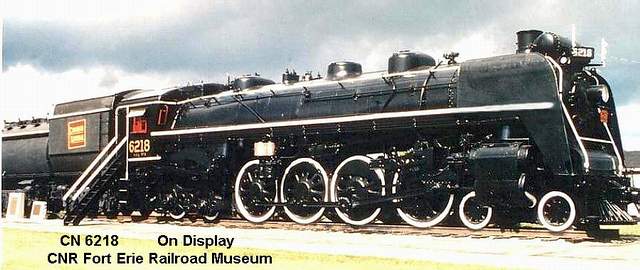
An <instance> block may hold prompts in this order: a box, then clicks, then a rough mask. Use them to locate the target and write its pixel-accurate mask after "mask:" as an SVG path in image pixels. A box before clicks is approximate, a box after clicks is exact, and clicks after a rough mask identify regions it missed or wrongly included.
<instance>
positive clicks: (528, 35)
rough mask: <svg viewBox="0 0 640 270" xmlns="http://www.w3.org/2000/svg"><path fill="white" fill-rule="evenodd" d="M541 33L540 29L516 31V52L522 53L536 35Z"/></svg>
mask: <svg viewBox="0 0 640 270" xmlns="http://www.w3.org/2000/svg"><path fill="white" fill-rule="evenodd" d="M541 34H542V31H540V30H523V31H518V32H517V33H516V35H517V36H518V49H517V50H516V53H524V52H525V50H527V49H528V48H529V45H531V44H532V43H533V41H534V40H536V38H537V37H538V36H540V35H541Z"/></svg>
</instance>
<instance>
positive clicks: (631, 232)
mask: <svg viewBox="0 0 640 270" xmlns="http://www.w3.org/2000/svg"><path fill="white" fill-rule="evenodd" d="M601 227H602V228H603V229H618V230H620V235H621V236H637V237H640V224H636V225H606V226H601Z"/></svg>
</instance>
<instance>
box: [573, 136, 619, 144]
mask: <svg viewBox="0 0 640 270" xmlns="http://www.w3.org/2000/svg"><path fill="white" fill-rule="evenodd" d="M580 140H583V141H588V142H597V143H608V144H613V142H611V141H609V140H603V139H596V138H589V137H580Z"/></svg>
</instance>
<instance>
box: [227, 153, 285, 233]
mask: <svg viewBox="0 0 640 270" xmlns="http://www.w3.org/2000/svg"><path fill="white" fill-rule="evenodd" d="M259 163H260V161H259V160H257V159H254V160H252V161H249V162H247V163H246V164H244V166H242V169H240V172H238V176H237V177H236V183H235V185H234V186H235V190H234V192H233V197H234V199H235V205H236V209H237V210H238V212H239V213H240V215H241V216H242V217H243V218H244V219H246V220H248V221H250V222H253V223H261V222H265V221H267V219H269V218H270V217H271V216H272V215H273V213H275V212H276V207H275V205H274V206H272V207H271V209H269V211H267V213H265V214H264V215H262V216H254V215H252V214H251V213H249V211H247V209H246V208H245V206H244V203H243V202H242V198H241V197H240V181H241V180H242V176H243V175H244V173H245V171H246V170H247V169H248V168H249V167H251V166H253V165H258V164H259ZM276 187H277V186H276ZM277 194H278V193H277V192H276V197H277ZM273 199H274V201H276V198H273Z"/></svg>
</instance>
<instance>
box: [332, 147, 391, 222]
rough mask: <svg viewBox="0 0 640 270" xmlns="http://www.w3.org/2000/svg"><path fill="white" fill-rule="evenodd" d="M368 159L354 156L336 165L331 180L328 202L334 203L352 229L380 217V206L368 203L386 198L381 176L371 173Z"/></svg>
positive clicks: (374, 172)
mask: <svg viewBox="0 0 640 270" xmlns="http://www.w3.org/2000/svg"><path fill="white" fill-rule="evenodd" d="M370 163H371V158H369V157H366V156H353V157H350V158H348V159H346V160H345V161H343V162H342V163H340V165H338V168H336V171H335V173H334V174H333V178H332V179H331V187H330V190H331V201H333V202H337V203H338V204H339V207H338V208H336V213H337V214H338V216H339V217H340V219H342V220H343V221H344V222H346V223H348V224H351V225H365V224H367V223H370V222H372V221H374V220H375V219H376V217H377V216H378V214H380V211H381V208H380V206H379V205H376V204H371V203H367V201H371V200H375V199H379V198H381V197H382V196H384V195H385V191H384V173H383V172H382V170H381V169H371V168H370V167H369V164H370Z"/></svg>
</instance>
